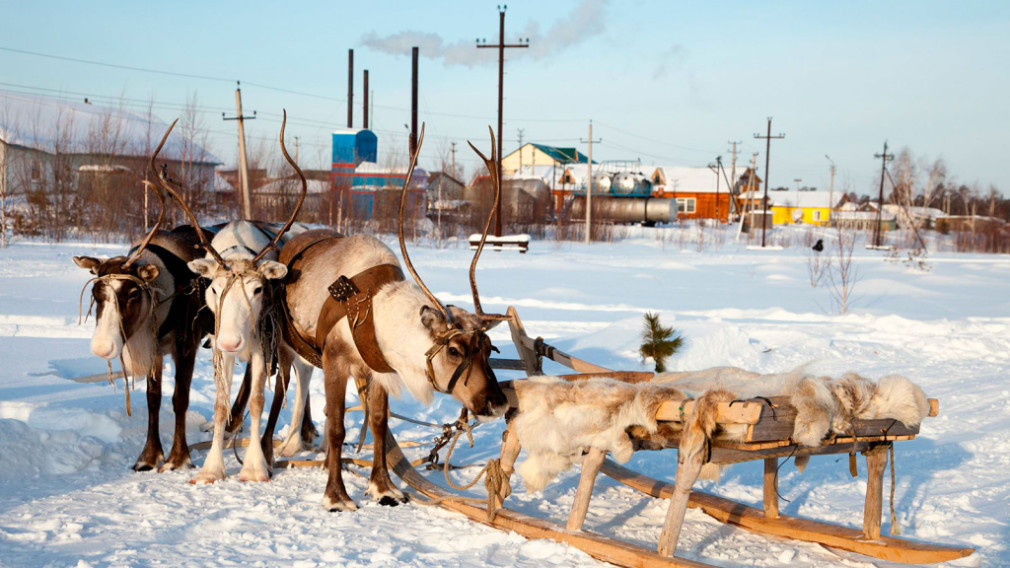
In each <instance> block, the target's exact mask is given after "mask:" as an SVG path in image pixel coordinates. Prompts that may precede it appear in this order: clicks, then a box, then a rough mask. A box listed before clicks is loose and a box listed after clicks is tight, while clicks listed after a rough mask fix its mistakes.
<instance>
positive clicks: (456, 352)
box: [448, 347, 463, 357]
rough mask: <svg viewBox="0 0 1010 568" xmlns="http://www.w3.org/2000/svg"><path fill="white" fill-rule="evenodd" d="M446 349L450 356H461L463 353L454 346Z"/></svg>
mask: <svg viewBox="0 0 1010 568" xmlns="http://www.w3.org/2000/svg"><path fill="white" fill-rule="evenodd" d="M448 351H449V356H450V357H462V356H463V354H462V353H460V352H459V349H456V348H455V347H450V348H449V350H448Z"/></svg>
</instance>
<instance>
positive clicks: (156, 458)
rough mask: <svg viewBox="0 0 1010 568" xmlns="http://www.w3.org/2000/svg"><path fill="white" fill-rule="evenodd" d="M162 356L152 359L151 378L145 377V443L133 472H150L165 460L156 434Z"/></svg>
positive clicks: (127, 385)
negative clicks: (152, 372)
mask: <svg viewBox="0 0 1010 568" xmlns="http://www.w3.org/2000/svg"><path fill="white" fill-rule="evenodd" d="M162 362H163V361H162V356H161V355H160V354H159V355H157V356H156V357H155V358H154V369H153V370H154V374H153V377H152V376H151V375H148V377H147V441H146V442H145V443H144V449H143V450H141V452H140V457H138V458H137V462H136V463H134V464H133V471H150V470H152V469H154V468H156V467H158V464H159V463H161V460H163V459H165V452H164V450H162V448H161V436H160V434H159V432H158V421H159V420H158V418H159V416H160V414H161V366H162ZM125 382H126V384H125V385H124V388H130V384H129V381H128V380H127V381H125Z"/></svg>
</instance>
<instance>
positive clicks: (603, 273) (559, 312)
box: [0, 231, 1010, 568]
mask: <svg viewBox="0 0 1010 568" xmlns="http://www.w3.org/2000/svg"><path fill="white" fill-rule="evenodd" d="M655 234H658V233H652V232H649V231H642V232H640V233H638V236H636V237H634V238H628V239H626V240H623V241H621V242H618V243H612V244H596V245H593V246H591V247H586V246H584V245H582V244H572V243H565V244H561V245H558V244H557V243H554V242H550V241H548V242H543V241H534V242H533V243H531V245H530V250H529V252H528V253H527V254H524V255H520V254H518V253H515V252H497V253H495V252H487V253H485V255H484V257H483V258H482V260H481V265H480V266H479V267H478V283H479V285H480V290H481V292H482V293H483V296H482V298H483V303H484V308H485V309H486V310H487V311H499V310H504V308H505V306H507V305H513V306H515V307H516V308H517V309H518V311H519V314H520V316H521V317H522V318H523V321H524V323H525V326H526V330H527V332H528V333H529V334H530V336H532V337H536V336H538V335H539V336H543V337H544V338H545V339H546V340H548V341H549V342H551V343H553V344H554V345H555V346H557V347H559V348H560V349H562V350H564V351H566V352H569V353H571V354H573V355H576V356H578V357H581V358H583V359H587V360H589V361H592V362H595V363H598V364H600V365H604V366H607V367H611V368H615V369H625V370H650V369H651V367H650V366H649V364H647V363H642V362H641V361H640V360H639V358H638V356H637V346H638V345H639V343H640V338H639V335H640V331H641V327H642V321H643V320H642V315H643V313H644V312H645V311H646V310H652V311H656V312H659V313H660V314H661V317H662V321H663V323H664V324H665V325H673V326H674V327H675V328H676V329H677V330H678V331H680V332H682V333H683V335H684V336H685V338H686V340H687V343H686V347H685V348H684V349H683V350H682V352H681V353H680V354H679V355H677V356H676V357H675V358H674V359H672V361H671V365H670V366H671V367H672V370H692V369H702V368H708V367H713V366H721V365H733V366H738V367H743V368H746V369H750V370H754V371H759V372H778V371H786V370H790V369H793V368H796V367H798V366H800V365H810V368H811V369H812V370H814V371H816V372H817V373H820V374H825V375H831V376H838V375H841V374H842V373H844V372H846V371H856V372H859V373H860V374H863V375H864V376H867V377H870V378H874V379H877V378H880V377H882V376H884V375H888V374H893V373H897V374H902V375H905V376H907V377H909V378H911V379H912V380H913V381H915V382H917V383H918V384H919V385H921V386H922V387H923V388H924V390H925V391H926V393H927V395H928V396H930V397H936V398H939V399H940V416H939V417H937V418H931V419H927V420H926V421H925V422H924V423H923V426H922V432H921V434H920V436H919V437H918V438H917V439H916V440H914V441H911V442H904V443H899V444H896V454H897V456H896V457H897V486H896V488H895V497H894V498H895V501H894V506H895V508H896V510H897V518H898V525H899V526H900V531H901V535H902V536H903V537H906V538H912V539H919V540H925V541H933V542H937V543H946V544H961V545H970V546H973V547H976V548H977V549H978V551H977V552H976V553H975V554H974V555H972V556H970V557H968V558H966V559H963V560H960V561H958V562H956V563H950V564H949V565H951V566H985V567H994V566H1010V547H1008V542H1010V284H1008V283H1010V258H1008V257H1006V256H993V255H970V254H955V253H931V254H930V258H929V259H928V264H929V265H930V267H931V269H930V270H928V271H923V270H919V269H916V268H911V267H909V266H906V264H904V263H902V262H893V261H890V262H889V261H887V260H885V258H884V253H881V252H875V251H867V250H864V249H861V248H857V249H856V252H855V256H854V264H855V266H856V267H857V269H858V272H859V276H858V281H857V282H856V284H855V288H854V291H853V294H854V296H853V299H851V300H850V307H849V312H848V313H847V314H845V315H839V314H838V310H837V309H836V307H835V305H834V301H833V299H832V294H831V292H830V291H829V289H828V287H827V286H826V285H825V284H821V285H819V286H818V287H811V285H810V276H809V271H808V249H807V248H806V247H797V248H792V249H786V250H782V251H768V250H766V251H749V250H746V249H745V247H743V246H742V245H737V244H735V243H733V242H732V241H731V240H730V239H727V240H726V242H724V243H723V244H721V245H719V246H715V247H709V249H708V250H705V251H702V252H699V251H698V250H697V249H698V247H697V246H694V245H692V244H687V245H683V244H680V245H678V244H676V243H675V241H674V240H671V239H657V238H656V237H655V236H654V235H655ZM125 248H126V247H125V246H123V245H99V246H96V245H93V244H91V243H66V244H59V245H49V244H41V243H31V242H24V241H21V242H16V243H15V244H13V245H12V246H11V247H9V248H7V249H3V250H0V456H2V457H0V565H2V566H4V567H43V566H44V567H54V568H66V567H81V568H83V567H98V566H110V567H116V566H124V567H125V566H131V567H142V566H292V567H299V568H310V567H315V566H320V567H322V566H328V567H329V566H417V567H431V566H524V567H541V566H602V564H601V563H599V562H597V561H595V560H593V559H592V558H590V557H589V556H587V555H586V554H584V553H582V552H580V551H578V550H576V549H574V548H570V547H567V546H564V545H560V544H555V543H553V542H548V541H527V540H525V539H523V538H521V537H519V536H517V535H514V534H511V535H510V534H506V533H502V532H498V531H495V530H493V529H490V528H487V527H483V526H480V525H477V524H474V523H472V522H470V521H467V520H465V519H464V518H463V517H461V516H458V515H455V514H452V513H448V512H445V511H442V510H439V509H437V508H433V507H423V506H421V505H419V504H417V503H411V504H409V505H406V506H400V507H396V508H387V507H381V506H378V505H376V504H373V503H370V502H369V501H368V500H367V499H366V497H365V495H364V491H365V488H366V486H367V481H366V480H365V479H363V478H360V477H356V476H353V475H345V481H346V482H347V483H348V490H349V492H350V494H351V496H352V497H353V498H354V499H355V500H356V501H357V503H358V504H359V506H361V507H362V508H361V509H360V510H359V511H357V512H355V513H327V512H325V511H324V510H323V509H322V507H321V501H322V492H323V488H324V485H325V474H324V472H323V471H322V470H319V469H309V468H300V469H289V470H282V471H278V472H276V474H275V476H274V478H273V480H272V481H270V482H269V483H242V482H240V481H238V480H237V478H236V477H237V476H235V475H234V474H236V473H237V472H238V469H239V465H238V462H237V461H236V459H235V457H234V456H233V455H232V454H231V452H228V453H226V464H227V466H228V473H229V475H231V477H229V478H228V479H227V480H225V481H224V482H221V483H217V484H214V485H212V486H193V485H190V484H189V483H187V481H188V480H189V478H190V477H191V476H192V475H193V474H194V473H195V470H194V471H181V472H170V473H165V474H157V473H152V472H148V473H134V472H133V471H132V470H131V469H130V466H131V465H132V464H133V462H134V460H135V459H136V457H137V454H138V453H139V451H140V449H141V446H142V445H143V440H144V432H145V428H146V413H147V409H146V407H145V404H146V403H145V398H144V396H143V392H142V390H143V386H142V385H138V390H137V391H136V392H135V393H134V394H133V397H132V404H133V416H132V417H128V416H127V415H126V411H125V405H124V395H123V385H122V381H117V386H116V387H115V389H113V387H111V386H110V385H109V384H108V383H107V382H94V383H79V382H75V381H73V380H72V379H73V378H74V377H80V376H86V375H92V374H95V373H102V372H104V370H105V364H104V362H102V361H100V360H98V359H97V358H96V357H94V356H92V355H91V354H90V353H89V351H88V339H89V337H90V334H91V326H92V324H93V319H92V320H91V321H89V322H88V323H86V324H84V325H78V297H79V294H80V292H81V287H82V286H83V285H84V283H85V282H86V281H87V280H88V279H89V276H90V275H89V274H88V273H86V272H85V271H83V270H81V269H79V268H77V267H76V266H75V265H74V264H73V262H72V261H71V256H73V255H80V254H86V255H95V256H111V255H115V254H122V253H123V252H124V251H125ZM412 251H413V252H412V254H413V256H414V259H415V260H414V261H415V264H416V265H417V268H418V271H419V273H420V274H421V275H422V277H423V278H424V279H425V280H426V282H427V283H428V285H429V287H431V288H432V290H433V291H434V292H435V293H436V295H438V296H439V297H440V298H441V299H443V301H447V302H453V303H457V304H460V305H463V306H468V305H469V304H470V294H469V286H468V282H467V276H466V273H467V269H468V266H469V262H470V252H469V251H468V250H466V249H465V248H464V247H457V248H452V247H450V248H445V249H442V250H438V249H436V248H432V247H428V248H425V247H413V248H412ZM85 300H87V297H85ZM84 309H85V310H87V305H86V304H85V306H84ZM492 339H493V340H494V341H495V343H496V345H497V346H498V347H499V348H501V350H502V352H503V354H504V355H509V354H510V353H511V354H514V349H511V346H510V344H509V343H508V332H507V329H506V328H504V326H502V328H497V329H495V330H493V331H492ZM209 355H210V354H209V352H208V351H206V350H202V351H201V354H200V358H199V359H198V361H197V370H196V376H195V378H194V386H193V393H192V403H191V406H190V410H189V414H188V416H187V421H188V424H189V439H190V443H193V442H196V441H201V440H207V439H209V434H208V433H206V432H204V431H203V430H202V429H201V426H202V425H204V423H205V422H206V421H207V420H208V419H209V418H210V417H211V413H212V404H213V397H214V392H213V382H212V373H211V366H210V356H209ZM550 370H551V371H555V372H559V373H560V372H564V369H562V368H561V367H551V368H550ZM167 376H169V377H170V376H171V373H167ZM508 376H509V374H508V373H505V372H502V373H500V374H499V378H507V377H508ZM321 382H322V381H321V374H320V373H318V372H317V373H316V377H315V379H314V381H313V384H312V396H313V399H312V400H313V409H312V410H313V416H314V417H315V418H316V420H317V424H318V422H319V421H320V420H321V418H322V417H323V416H324V414H323V409H322V404H323V394H322V384H321ZM171 386H172V385H171V384H169V385H166V396H165V398H164V403H163V404H164V407H163V408H162V422H161V424H162V441H163V443H165V444H166V450H167V448H168V446H167V444H169V443H170V439H171V423H172V409H171V398H170V392H171V391H170V390H169V388H170V387H171ZM349 398H353V397H352V396H351V395H349ZM393 411H394V412H398V413H401V414H405V415H408V416H412V417H415V418H417V419H419V420H424V421H429V422H448V421H452V420H454V419H455V417H456V416H457V415H458V413H459V406H458V404H456V403H455V402H454V401H452V400H451V399H448V398H445V397H438V398H436V402H435V404H434V405H433V406H432V407H429V408H423V407H421V406H419V405H418V404H415V403H413V402H411V401H408V400H396V401H394V402H393ZM289 412H290V410H289V409H286V410H285V415H284V416H283V417H282V426H283V427H282V428H281V432H284V431H285V430H286V426H287V420H288V413H289ZM360 421H361V415H360V414H357V413H351V414H349V418H348V427H349V429H348V439H350V440H356V439H357V433H358V431H359V428H360ZM392 427H393V428H394V432H395V433H396V436H397V438H398V439H399V440H401V441H403V440H418V441H428V440H430V439H431V438H432V437H433V436H435V435H436V434H437V432H436V431H434V430H432V429H430V428H426V427H423V426H417V425H413V424H409V423H403V422H400V421H396V420H394V421H392ZM502 428H503V425H502V424H501V421H499V422H496V423H492V424H489V425H484V426H481V427H479V428H477V429H476V430H475V434H476V446H475V448H474V449H469V448H461V449H457V451H456V453H455V454H454V455H453V458H452V461H453V462H454V463H472V462H483V461H485V460H487V459H488V458H489V457H493V456H495V454H496V452H497V448H498V442H499V440H500V435H501V431H502ZM427 451H428V449H427V448H421V449H416V450H408V452H410V453H411V456H412V457H416V455H420V454H426V453H427ZM303 457H305V458H312V457H315V455H314V454H312V453H306V454H304V456H303ZM203 458H204V453H203V452H194V455H193V459H194V462H195V463H197V464H198V465H199V464H201V463H202V462H203ZM520 459H522V458H520ZM675 459H676V453H675V452H640V453H638V454H637V455H636V456H635V457H634V458H632V461H631V462H630V463H629V464H628V465H629V466H630V467H632V468H633V469H637V470H640V471H643V472H644V473H647V474H650V475H653V476H656V477H661V478H666V479H669V480H671V481H672V479H673V466H674V464H675ZM471 471H472V470H463V471H461V472H459V473H458V476H459V477H458V478H457V480H458V481H468V480H469V478H470V476H471V475H472V473H471ZM860 472H861V474H862V476H861V477H860V478H858V479H852V478H851V477H850V476H849V474H848V462H847V459H845V457H844V456H827V457H821V458H814V459H813V460H812V461H811V463H810V466H809V467H808V468H807V470H806V472H805V473H803V474H800V473H798V472H797V471H796V470H795V468H793V467H792V465H791V464H787V465H786V466H785V467H783V468H782V470H781V473H780V476H781V477H780V480H781V481H780V486H781V489H780V491H781V494H782V497H783V498H784V500H783V502H782V504H781V510H782V512H783V513H785V514H788V515H801V516H808V517H812V518H817V519H823V520H828V521H832V522H837V523H840V524H844V525H848V526H852V527H860V526H861V523H862V504H863V492H864V490H865V486H866V481H865V462H864V461H863V460H860ZM365 474H366V475H367V472H365ZM761 474H762V464H761V462H760V461H755V462H750V463H746V464H740V465H736V466H734V467H732V468H730V469H729V470H728V471H727V472H726V473H725V474H724V475H723V478H722V479H721V480H720V481H719V482H718V483H716V482H708V481H706V482H700V483H699V486H700V488H702V489H705V490H708V491H712V492H715V493H717V494H720V495H723V496H726V497H729V498H732V499H736V500H740V501H743V502H748V503H751V504H756V505H759V504H760V502H761V498H762V493H761ZM426 475H428V476H429V477H430V478H431V479H432V480H433V481H435V482H438V483H444V482H443V481H442V480H441V473H440V472H439V473H437V474H436V473H427V474H426ZM577 480H578V471H577V470H575V471H570V472H568V473H567V474H565V475H564V476H562V477H561V478H560V479H559V480H557V481H556V482H555V483H554V484H552V485H551V486H549V487H548V488H547V489H546V490H544V491H543V492H542V493H539V494H528V493H526V492H525V491H524V490H523V489H522V487H521V484H520V482H519V480H518V478H513V487H514V488H515V494H514V495H513V496H512V497H510V498H509V504H510V506H511V507H514V508H517V509H520V510H522V511H524V512H527V513H530V514H533V515H536V516H539V517H545V518H549V519H552V520H554V521H556V522H559V523H561V524H564V520H565V519H566V518H567V514H568V509H569V507H570V505H571V502H572V498H573V496H574V493H575V485H576V483H577ZM397 481H398V482H399V480H397ZM400 485H401V487H402V483H400ZM480 485H482V484H480ZM889 489H890V481H889V476H885V487H884V492H885V493H884V494H885V499H886V495H887V494H888V492H889ZM474 495H475V496H479V494H478V493H474ZM786 500H787V501H786ZM886 511H887V505H886V504H885V512H886ZM664 513H665V506H664V503H663V502H660V501H658V500H655V499H651V498H647V497H643V496H641V495H639V494H636V493H635V492H633V491H632V490H630V489H627V488H625V487H622V486H619V485H617V484H616V483H614V482H612V481H610V480H609V479H607V478H603V477H601V479H600V481H599V482H598V485H597V493H596V495H595V496H594V499H593V501H592V504H591V506H590V511H589V516H588V519H587V522H586V528H588V529H589V530H593V531H595V532H599V533H603V534H607V535H613V536H617V537H619V538H621V539H623V540H626V541H628V542H631V543H634V544H638V545H641V546H644V547H648V548H653V547H654V546H655V543H656V541H657V539H658V536H659V531H660V527H661V525H662V521H663V516H664ZM890 527H891V523H890V521H889V519H888V518H887V515H885V518H884V520H883V530H884V532H885V534H886V533H887V531H888V529H889V528H890ZM678 555H680V556H684V557H686V558H691V559H696V560H702V561H706V562H710V563H713V564H718V565H720V566H727V567H730V566H732V567H742V566H848V567H866V566H886V565H888V564H887V563H885V562H883V561H877V560H873V559H867V558H864V557H854V556H852V555H848V554H845V555H841V554H838V553H835V552H832V551H830V550H828V549H825V548H822V547H820V546H817V545H812V544H804V543H796V542H790V541H786V540H783V539H777V538H766V537H762V536H758V535H754V534H751V533H748V532H747V531H745V530H742V529H736V528H732V527H729V526H726V525H722V524H720V523H718V522H716V521H714V520H712V519H711V518H709V517H707V516H706V515H704V514H703V513H701V512H700V511H697V510H689V511H688V514H687V518H686V522H685V527H684V531H683V533H682V535H681V539H680V546H679V550H678Z"/></svg>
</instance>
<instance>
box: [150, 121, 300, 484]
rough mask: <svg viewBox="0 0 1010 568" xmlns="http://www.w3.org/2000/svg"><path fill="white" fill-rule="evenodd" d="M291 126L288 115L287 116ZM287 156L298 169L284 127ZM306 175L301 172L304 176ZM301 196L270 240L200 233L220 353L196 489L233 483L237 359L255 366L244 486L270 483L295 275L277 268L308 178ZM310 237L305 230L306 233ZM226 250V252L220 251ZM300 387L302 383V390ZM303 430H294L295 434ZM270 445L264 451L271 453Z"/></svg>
mask: <svg viewBox="0 0 1010 568" xmlns="http://www.w3.org/2000/svg"><path fill="white" fill-rule="evenodd" d="M285 122H286V113H285ZM281 150H282V151H283V153H284V156H285V158H287V160H288V161H289V162H290V163H291V164H292V165H293V166H294V167H295V169H296V170H298V166H297V164H295V163H294V161H292V160H291V158H290V156H289V155H288V153H287V150H286V148H285V147H284V125H282V126H281ZM298 173H299V175H301V172H300V170H299V172H298ZM302 180H303V183H302V193H301V197H300V199H299V201H298V203H297V205H296V206H295V210H294V212H293V213H292V215H291V217H290V218H289V219H288V221H287V222H286V223H285V224H284V226H283V227H282V228H281V229H280V231H278V232H277V233H276V234H275V235H269V234H267V233H266V232H264V231H263V230H261V229H260V228H259V226H257V225H256V224H254V223H251V222H249V221H236V222H233V223H229V224H228V225H226V226H225V227H224V228H223V229H222V230H221V231H219V232H218V233H217V235H216V236H215V237H214V240H213V241H212V242H210V243H208V242H207V241H206V237H205V236H204V235H203V233H202V232H200V238H201V241H202V242H203V243H204V246H205V248H206V249H207V258H203V259H196V260H193V261H190V263H189V267H190V269H191V270H192V271H193V272H195V273H197V274H199V275H200V276H202V277H204V278H207V279H209V280H210V285H209V286H208V287H207V291H206V303H207V306H208V307H209V308H210V309H211V311H212V312H213V313H214V315H215V329H214V334H213V336H212V342H213V347H214V382H215V387H216V396H215V404H214V435H213V441H212V442H211V448H210V451H209V452H208V454H207V458H206V459H205V461H204V464H203V467H202V468H201V469H200V472H199V473H198V474H197V475H196V476H195V477H194V478H193V479H192V480H191V481H190V482H191V483H213V482H215V481H220V480H222V479H224V477H225V468H224V437H225V421H226V419H227V418H228V403H229V401H230V399H231V385H232V374H233V369H234V365H235V359H236V358H238V359H240V360H243V361H248V362H249V365H250V366H251V368H252V370H251V375H252V383H251V387H250V398H249V412H250V416H251V428H250V443H249V449H248V451H247V452H246V455H245V460H244V462H243V465H242V470H241V471H240V472H239V479H241V480H242V481H268V480H269V479H270V471H271V468H270V463H269V461H268V459H267V456H268V454H272V440H271V439H269V438H267V439H261V436H260V421H261V417H262V414H263V405H264V386H265V383H266V378H267V375H268V374H269V371H270V368H271V365H272V363H273V358H274V357H275V356H276V353H277V350H278V347H279V342H280V335H279V334H280V329H279V322H280V318H279V317H277V312H276V309H277V308H278V307H279V303H278V298H279V294H280V287H281V286H282V285H283V283H282V280H283V278H284V276H285V275H286V274H287V268H286V267H285V266H284V265H283V264H280V263H279V262H277V245H278V243H279V242H281V240H282V238H283V237H284V236H285V234H286V233H288V232H289V230H290V229H291V227H292V225H293V223H294V219H295V217H296V216H297V214H298V211H299V210H300V208H301V205H302V203H303V202H304V200H305V193H306V185H305V182H304V177H303V178H302ZM162 185H163V187H165V189H166V190H168V191H169V192H170V193H172V195H173V197H175V198H176V200H178V201H179V202H180V204H181V205H182V206H183V209H184V210H186V212H187V214H188V215H189V216H190V217H192V218H193V219H194V222H195V216H194V215H193V213H192V211H191V210H190V209H189V207H188V206H186V204H185V203H184V202H183V201H182V200H181V199H180V197H179V195H178V193H177V192H175V191H174V190H173V189H172V188H170V187H169V186H167V185H166V184H162ZM303 230H304V229H303ZM218 251H221V252H218ZM299 384H300V383H299ZM296 430H297V429H296V428H295V427H294V426H293V427H292V432H295V431H296ZM264 445H266V446H267V448H268V449H267V450H264V448H263V446H264Z"/></svg>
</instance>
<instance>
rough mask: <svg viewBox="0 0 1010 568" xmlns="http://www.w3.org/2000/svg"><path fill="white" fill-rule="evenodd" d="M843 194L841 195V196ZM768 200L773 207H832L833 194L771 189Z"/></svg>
mask: <svg viewBox="0 0 1010 568" xmlns="http://www.w3.org/2000/svg"><path fill="white" fill-rule="evenodd" d="M840 197H841V195H839V198H840ZM768 201H769V202H771V205H772V207H800V208H812V207H819V208H824V209H830V208H831V195H830V194H829V193H828V192H827V191H796V190H795V189H789V190H786V191H769V192H768Z"/></svg>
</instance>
